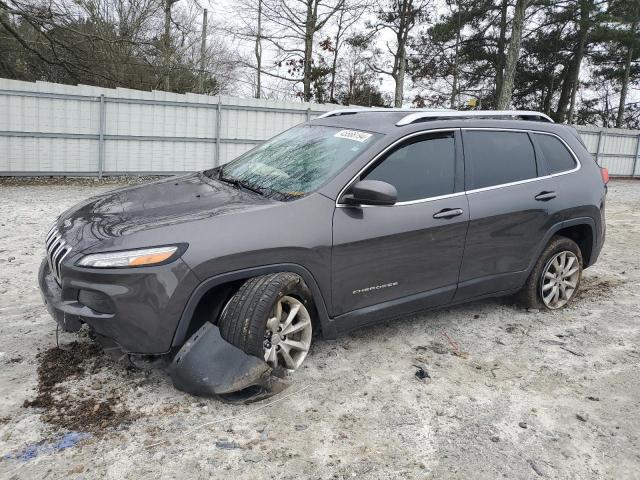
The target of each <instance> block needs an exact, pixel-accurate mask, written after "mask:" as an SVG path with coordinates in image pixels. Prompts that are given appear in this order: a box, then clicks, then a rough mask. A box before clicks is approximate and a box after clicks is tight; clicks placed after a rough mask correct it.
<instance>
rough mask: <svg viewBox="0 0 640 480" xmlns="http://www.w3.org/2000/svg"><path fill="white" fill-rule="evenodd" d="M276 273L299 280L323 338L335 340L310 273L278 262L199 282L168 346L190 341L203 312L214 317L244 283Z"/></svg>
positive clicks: (334, 334) (324, 305) (203, 315)
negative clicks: (311, 299) (311, 302)
mask: <svg viewBox="0 0 640 480" xmlns="http://www.w3.org/2000/svg"><path fill="white" fill-rule="evenodd" d="M278 272H292V273H295V274H297V275H300V277H302V279H303V280H304V282H305V283H306V285H307V287H309V290H310V291H311V295H312V296H313V302H314V306H315V308H316V312H317V314H318V323H319V324H320V330H321V334H322V336H323V337H325V338H335V337H336V331H335V325H334V324H333V322H332V321H331V320H330V319H329V315H328V313H327V306H326V303H325V300H324V297H323V295H322V292H321V291H320V288H319V286H318V283H317V282H316V280H315V278H314V277H313V275H312V274H311V272H310V271H309V270H307V269H306V268H305V267H303V266H302V265H298V264H295V263H280V264H273V265H264V266H258V267H251V268H246V269H242V270H235V271H232V272H227V273H223V274H220V275H216V276H213V277H210V278H208V279H206V280H204V281H202V282H201V283H200V284H199V285H198V286H197V287H196V288H195V290H194V291H193V292H192V293H191V296H190V297H189V300H188V301H187V305H186V306H185V308H184V310H183V311H182V315H181V316H180V320H179V322H178V326H177V327H176V331H175V333H174V335H173V341H172V342H171V346H172V347H179V346H180V345H182V344H183V343H184V342H185V341H186V340H187V339H188V338H189V332H191V331H193V330H194V328H195V329H197V328H199V327H200V326H202V325H203V324H204V323H205V322H206V321H207V316H206V315H207V314H206V312H209V311H211V308H213V309H214V311H217V314H216V316H217V315H218V314H219V313H220V312H221V310H222V308H223V306H224V304H225V303H226V301H227V300H228V299H229V298H231V296H232V295H233V294H234V293H235V291H236V290H237V289H238V288H239V286H240V285H241V284H242V282H243V281H244V280H247V279H249V278H252V277H257V276H260V275H266V274H269V273H278Z"/></svg>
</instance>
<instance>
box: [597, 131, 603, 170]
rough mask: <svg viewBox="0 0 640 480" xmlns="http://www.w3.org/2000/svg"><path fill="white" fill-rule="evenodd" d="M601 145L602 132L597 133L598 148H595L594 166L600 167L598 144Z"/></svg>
mask: <svg viewBox="0 0 640 480" xmlns="http://www.w3.org/2000/svg"><path fill="white" fill-rule="evenodd" d="M601 143H602V130H600V131H599V132H598V146H597V147H596V164H597V165H598V166H600V144H601Z"/></svg>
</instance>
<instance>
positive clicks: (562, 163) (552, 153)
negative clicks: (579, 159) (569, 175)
mask: <svg viewBox="0 0 640 480" xmlns="http://www.w3.org/2000/svg"><path fill="white" fill-rule="evenodd" d="M534 135H535V139H536V142H537V143H538V146H539V147H540V150H541V152H542V155H543V157H544V160H545V162H546V163H547V168H548V169H549V173H560V172H566V171H567V170H573V169H574V168H576V161H575V159H574V158H573V155H571V152H569V150H568V149H567V147H566V146H565V145H564V144H563V143H562V141H561V140H560V139H558V138H557V137H554V136H553V135H544V134H542V133H535V134H534Z"/></svg>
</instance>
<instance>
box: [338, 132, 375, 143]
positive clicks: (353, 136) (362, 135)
mask: <svg viewBox="0 0 640 480" xmlns="http://www.w3.org/2000/svg"><path fill="white" fill-rule="evenodd" d="M334 137H338V138H347V139H349V140H355V141H356V142H365V141H367V140H368V139H369V138H370V137H371V134H370V133H367V132H359V131H358V130H340V131H339V132H338V133H336V134H335V135H334Z"/></svg>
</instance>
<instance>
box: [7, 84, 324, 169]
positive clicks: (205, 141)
mask: <svg viewBox="0 0 640 480" xmlns="http://www.w3.org/2000/svg"><path fill="white" fill-rule="evenodd" d="M335 108H336V106H335V105H318V104H311V103H302V102H297V103H295V102H278V101H272V100H256V99H244V98H234V97H227V96H208V95H196V94H185V95H180V94H174V93H167V92H159V91H153V92H143V91H138V90H128V89H121V88H117V89H108V88H98V87H90V86H84V85H79V86H71V85H61V84H55V83H46V82H36V83H31V82H20V81H15V80H7V79H0V175H2V176H13V175H96V174H97V175H98V176H102V175H103V174H104V175H119V174H170V173H178V172H185V171H194V170H203V169H206V168H210V167H212V166H216V165H220V164H223V163H226V162H228V161H229V160H232V159H234V158H235V157H237V156H238V155H240V154H242V153H243V152H245V151H246V150H249V149H250V148H252V147H253V146H255V145H256V144H258V143H260V142H262V141H263V140H266V139H268V138H270V137H272V136H274V135H275V134H277V133H279V132H281V131H282V130H285V129H287V128H289V127H291V126H293V125H296V124H298V123H301V122H304V121H305V120H309V119H310V118H313V117H315V116H317V115H319V114H321V113H323V112H325V111H328V110H334V109H335Z"/></svg>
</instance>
